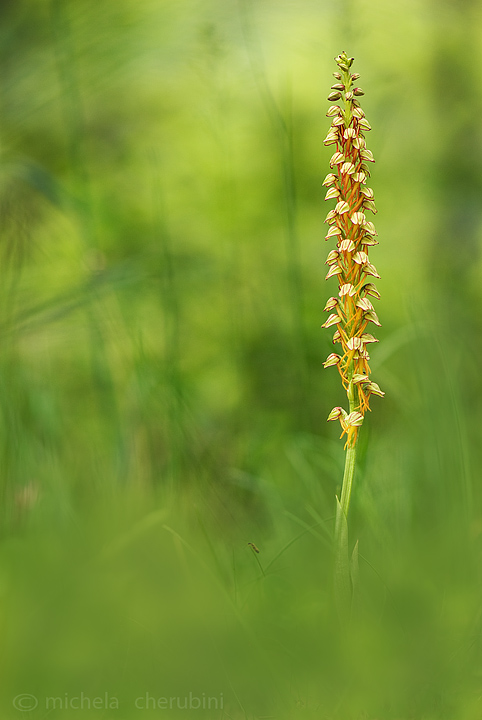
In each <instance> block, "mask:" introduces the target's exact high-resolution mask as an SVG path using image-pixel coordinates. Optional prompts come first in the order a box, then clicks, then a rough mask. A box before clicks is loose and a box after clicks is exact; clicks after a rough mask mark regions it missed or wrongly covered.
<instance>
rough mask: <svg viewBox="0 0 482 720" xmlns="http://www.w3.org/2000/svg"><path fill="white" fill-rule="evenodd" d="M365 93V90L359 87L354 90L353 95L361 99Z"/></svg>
mask: <svg viewBox="0 0 482 720" xmlns="http://www.w3.org/2000/svg"><path fill="white" fill-rule="evenodd" d="M364 94H365V93H364V92H363V90H362V89H361V88H359V87H356V88H353V95H356V96H357V97H360V96H361V95H364Z"/></svg>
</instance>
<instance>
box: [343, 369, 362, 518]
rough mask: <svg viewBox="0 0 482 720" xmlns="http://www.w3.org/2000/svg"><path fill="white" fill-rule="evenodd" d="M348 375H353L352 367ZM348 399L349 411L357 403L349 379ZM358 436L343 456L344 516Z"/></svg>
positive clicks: (350, 487) (346, 512) (351, 480)
mask: <svg viewBox="0 0 482 720" xmlns="http://www.w3.org/2000/svg"><path fill="white" fill-rule="evenodd" d="M350 375H353V367H352V369H351V372H350ZM348 400H349V402H350V412H351V413H352V412H354V411H355V410H357V404H356V400H355V388H354V386H353V383H352V382H351V379H350V384H349V386H348ZM357 442H358V438H357V441H356V442H355V444H354V445H353V447H348V448H347V450H346V456H345V471H344V473H343V484H342V487H341V500H340V504H341V508H342V510H343V512H344V513H345V517H348V508H349V507H350V498H351V489H352V486H353V476H354V474H355V460H356V446H357Z"/></svg>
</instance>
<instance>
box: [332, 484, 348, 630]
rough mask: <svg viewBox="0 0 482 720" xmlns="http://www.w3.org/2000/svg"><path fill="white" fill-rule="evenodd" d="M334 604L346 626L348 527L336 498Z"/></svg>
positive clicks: (342, 622)
mask: <svg viewBox="0 0 482 720" xmlns="http://www.w3.org/2000/svg"><path fill="white" fill-rule="evenodd" d="M334 590H335V603H336V609H337V611H338V616H339V618H340V622H341V624H342V625H346V624H347V623H348V621H349V618H350V612H351V596H352V592H351V580H350V567H349V562H348V525H347V522H346V516H345V513H344V512H343V510H342V507H341V505H340V501H339V500H338V497H337V498H336V518H335V579H334Z"/></svg>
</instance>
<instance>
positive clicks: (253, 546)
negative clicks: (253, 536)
mask: <svg viewBox="0 0 482 720" xmlns="http://www.w3.org/2000/svg"><path fill="white" fill-rule="evenodd" d="M248 545H249V547H250V548H251V550H253V551H254V552H255V553H259V549H258V548H257V547H256V545H255V544H254V543H252V542H249V543H248Z"/></svg>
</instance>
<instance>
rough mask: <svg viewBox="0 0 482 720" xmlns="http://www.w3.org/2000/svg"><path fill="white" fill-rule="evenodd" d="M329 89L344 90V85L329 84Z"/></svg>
mask: <svg viewBox="0 0 482 720" xmlns="http://www.w3.org/2000/svg"><path fill="white" fill-rule="evenodd" d="M331 89H332V90H344V89H345V86H344V85H343V83H335V84H334V85H332V86H331Z"/></svg>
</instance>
